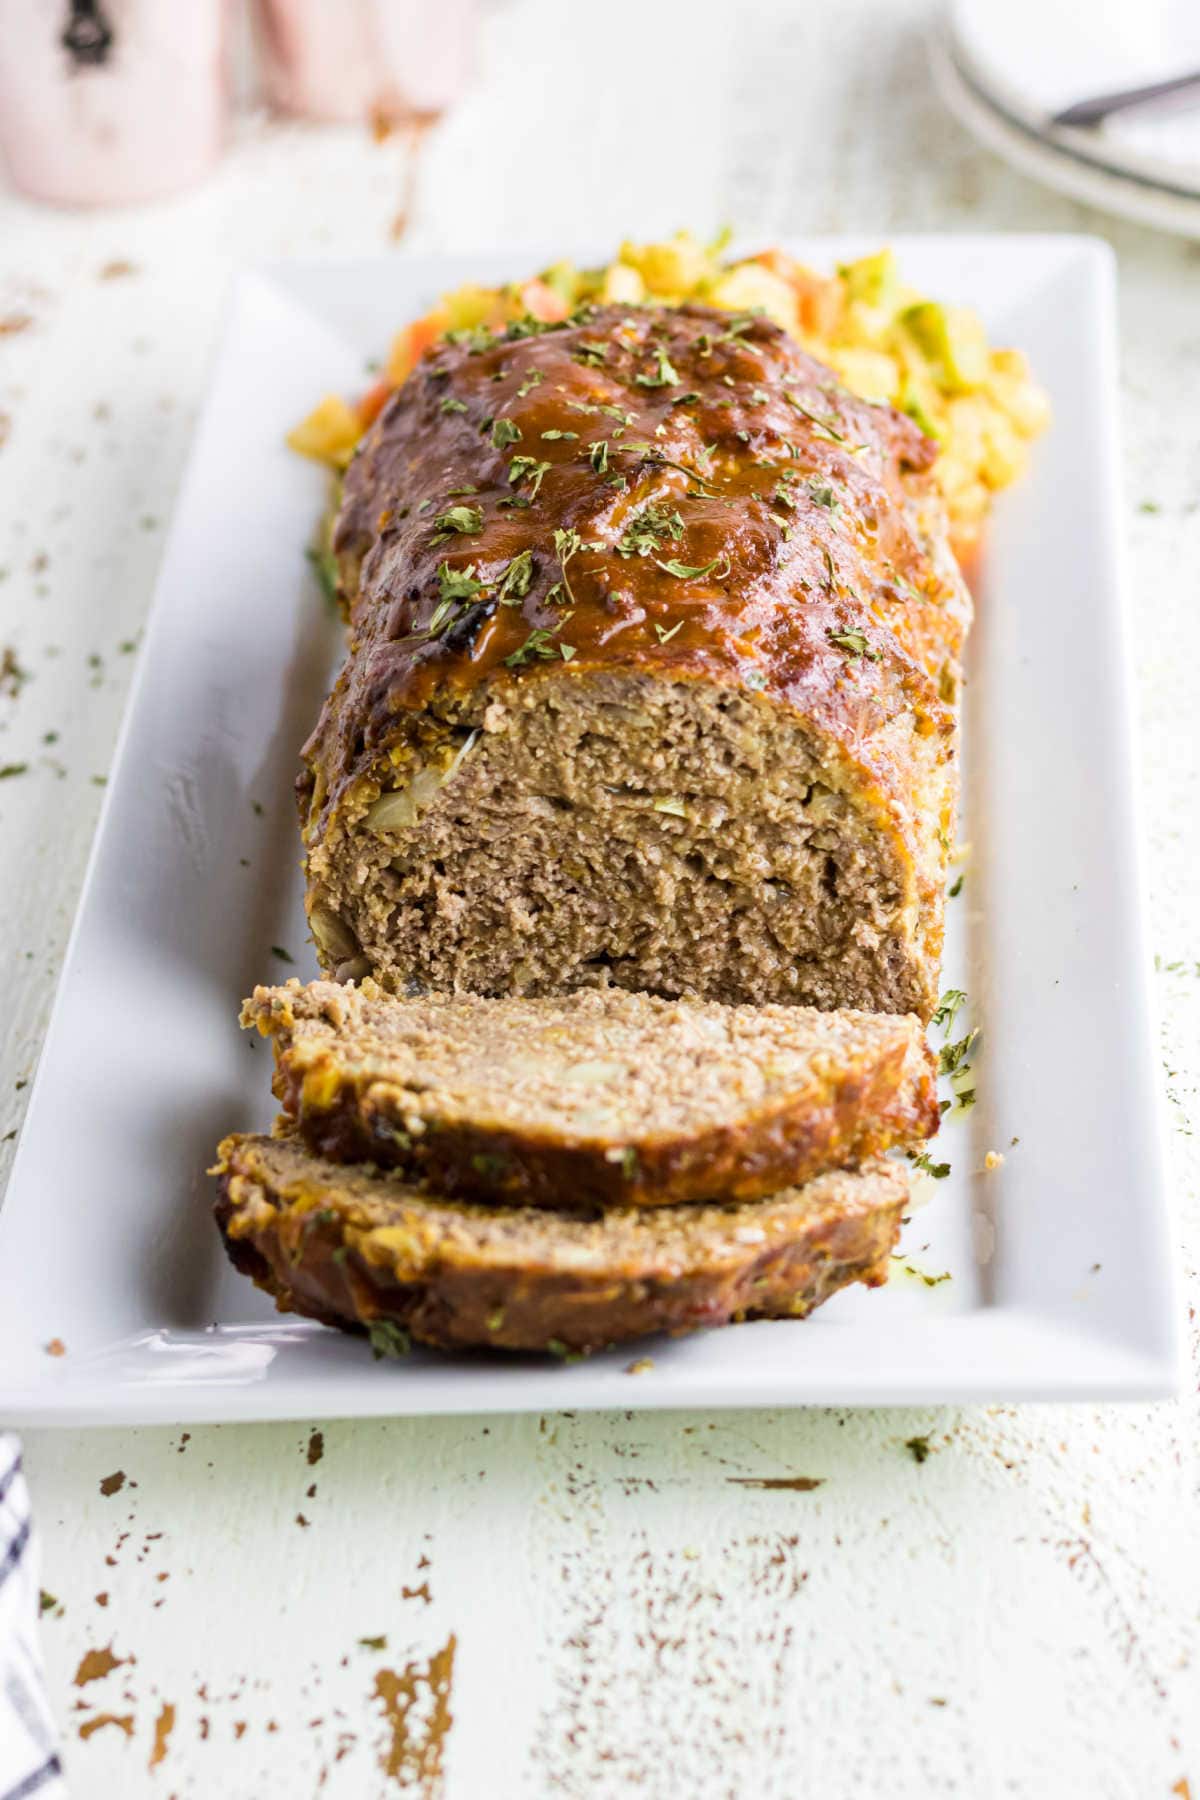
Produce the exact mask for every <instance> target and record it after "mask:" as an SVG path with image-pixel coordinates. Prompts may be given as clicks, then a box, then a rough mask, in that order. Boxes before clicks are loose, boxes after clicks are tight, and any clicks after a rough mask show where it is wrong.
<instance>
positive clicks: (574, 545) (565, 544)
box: [547, 530, 583, 662]
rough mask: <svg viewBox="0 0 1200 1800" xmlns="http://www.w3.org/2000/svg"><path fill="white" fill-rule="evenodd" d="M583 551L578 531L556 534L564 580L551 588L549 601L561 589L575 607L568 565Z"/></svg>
mask: <svg viewBox="0 0 1200 1800" xmlns="http://www.w3.org/2000/svg"><path fill="white" fill-rule="evenodd" d="M582 549H583V539H582V538H581V537H580V535H579V533H578V532H577V531H570V530H568V531H556V532H555V534H554V553H555V555H556V556H557V557H558V561H559V566H560V568H561V570H562V580H561V582H556V583H555V586H554V587H553V588H551V590H550V594H549V595H548V596H547V598H548V599H549V598H553V597H554V595H555V593H556V591H557V589H559V588H561V589H562V590H563V591H564V592H565V593H566V596H567V599H568V600H569V601H570V602H571V604H572V606H574V604H575V596H574V594H573V593H572V592H571V582H570V578H569V576H568V575H567V564H568V563H569V562H570V560H571V558H572V557H573V556H575V555H577V554H578V552H579V551H580V550H582ZM571 654H572V655H574V651H572V653H571ZM566 660H567V661H568V662H569V661H570V657H568V658H566Z"/></svg>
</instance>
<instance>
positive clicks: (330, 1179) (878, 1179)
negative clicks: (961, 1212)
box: [216, 1137, 908, 1354]
mask: <svg viewBox="0 0 1200 1800" xmlns="http://www.w3.org/2000/svg"><path fill="white" fill-rule="evenodd" d="M219 1157H220V1161H219V1163H218V1167H217V1171H216V1172H217V1174H218V1176H219V1198H218V1201H217V1221H218V1224H219V1225H220V1228H221V1231H222V1233H223V1235H224V1238H225V1243H226V1248H227V1250H228V1252H229V1255H230V1257H231V1259H232V1261H233V1262H234V1263H235V1265H236V1266H237V1267H238V1268H239V1269H241V1270H242V1271H243V1273H245V1274H247V1275H249V1276H250V1277H251V1278H252V1279H253V1280H254V1281H255V1282H257V1284H258V1285H259V1286H260V1287H263V1288H265V1289H266V1291H267V1292H268V1293H270V1294H272V1295H273V1296H274V1297H275V1301H276V1304H277V1305H278V1307H279V1308H280V1310H281V1311H284V1312H299V1313H303V1314H306V1315H307V1316H308V1317H310V1318H315V1319H319V1320H321V1321H322V1322H323V1323H325V1324H328V1325H338V1326H341V1327H342V1328H343V1329H349V1330H354V1329H358V1330H362V1329H363V1328H366V1329H368V1330H372V1334H373V1337H375V1336H376V1331H375V1330H373V1328H378V1327H379V1326H380V1325H381V1324H383V1325H384V1326H385V1327H386V1326H391V1327H393V1328H399V1330H400V1331H401V1332H403V1333H408V1334H411V1336H412V1337H413V1338H414V1339H415V1340H417V1341H418V1342H420V1343H425V1344H430V1345H435V1346H438V1347H440V1348H443V1349H471V1348H485V1347H486V1348H490V1349H496V1350H550V1351H553V1352H557V1353H559V1354H561V1353H563V1352H564V1351H588V1350H598V1349H602V1348H603V1347H605V1346H606V1345H609V1344H617V1343H621V1342H624V1341H626V1340H628V1339H631V1338H637V1337H642V1336H645V1335H646V1334H647V1333H650V1332H659V1331H670V1332H686V1331H694V1330H696V1329H698V1328H700V1327H703V1326H711V1325H724V1324H727V1323H729V1322H730V1321H737V1320H742V1319H752V1318H802V1317H803V1316H804V1315H805V1314H806V1313H809V1312H811V1311H812V1309H813V1308H814V1307H815V1306H819V1305H820V1304H821V1302H822V1301H823V1300H826V1299H828V1298H829V1296H830V1295H831V1294H833V1293H835V1292H836V1291H837V1290H838V1289H839V1288H842V1287H845V1286H846V1285H847V1284H848V1283H850V1282H855V1281H862V1282H866V1283H867V1284H868V1285H869V1286H877V1285H879V1284H880V1283H881V1282H883V1281H885V1280H886V1278H887V1271H888V1263H889V1258H890V1256H891V1253H892V1250H893V1249H894V1246H895V1242H896V1237H897V1234H898V1232H899V1229H900V1219H901V1214H902V1212H903V1210H904V1206H905V1204H906V1202H907V1198H908V1184H907V1179H906V1175H905V1171H904V1168H903V1166H902V1165H897V1164H895V1163H890V1162H874V1163H869V1164H867V1165H865V1166H864V1168H863V1169H862V1170H858V1171H840V1172H838V1173H835V1174H830V1175H823V1176H820V1177H818V1178H817V1179H816V1180H815V1181H811V1182H809V1183H808V1184H807V1186H805V1187H802V1188H793V1189H790V1190H789V1191H788V1192H786V1193H783V1194H778V1195H776V1196H775V1197H774V1198H773V1199H770V1200H758V1201H749V1202H745V1203H743V1204H740V1205H730V1206H670V1207H655V1208H653V1209H650V1210H644V1209H643V1210H638V1209H619V1208H610V1209H608V1210H607V1211H604V1212H595V1213H588V1212H579V1211H567V1212H554V1213H552V1212H542V1211H536V1210H533V1209H531V1208H527V1207H513V1206H509V1207H489V1206H473V1205H471V1204H469V1203H468V1202H465V1201H460V1202H453V1201H447V1200H445V1199H444V1198H440V1197H439V1196H437V1195H436V1194H431V1193H428V1192H425V1191H422V1190H420V1189H417V1188H413V1187H411V1186H408V1185H406V1184H405V1183H404V1182H403V1181H402V1180H401V1179H400V1178H398V1177H397V1176H394V1175H387V1174H385V1173H382V1172H381V1171H379V1170H377V1169H372V1168H369V1167H359V1168H355V1167H347V1166H345V1165H343V1164H340V1163H331V1162H325V1161H322V1160H321V1159H320V1158H318V1157H314V1156H312V1155H311V1154H310V1153H309V1152H308V1151H307V1150H305V1149H304V1148H303V1147H302V1146H301V1145H300V1144H299V1143H298V1142H297V1141H296V1140H295V1139H292V1138H288V1137H282V1138H281V1137H230V1138H226V1140H225V1142H224V1143H223V1144H222V1145H221V1147H220V1151H219ZM382 1342H383V1345H384V1346H385V1347H387V1348H391V1349H394V1348H397V1347H399V1344H402V1343H403V1338H401V1339H400V1340H399V1343H398V1341H397V1337H396V1334H395V1330H394V1329H393V1331H390V1332H388V1331H386V1330H385V1332H384V1333H383V1334H382Z"/></svg>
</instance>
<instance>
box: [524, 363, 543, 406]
mask: <svg viewBox="0 0 1200 1800" xmlns="http://www.w3.org/2000/svg"><path fill="white" fill-rule="evenodd" d="M545 379H546V377H545V376H544V375H543V374H542V371H541V370H540V369H530V371H529V373H528V375H527V376H526V377H525V379H524V381H523V382H522V383H521V385H520V387H519V388H518V389H517V399H518V400H523V399H524V398H525V396H526V394H531V393H532V392H533V390H534V388H535V387H540V386H541V384H542V382H543V381H545Z"/></svg>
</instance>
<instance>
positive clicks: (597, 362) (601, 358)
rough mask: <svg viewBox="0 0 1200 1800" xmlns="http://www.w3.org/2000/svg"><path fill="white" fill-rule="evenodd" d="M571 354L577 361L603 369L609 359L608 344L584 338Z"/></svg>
mask: <svg viewBox="0 0 1200 1800" xmlns="http://www.w3.org/2000/svg"><path fill="white" fill-rule="evenodd" d="M571 354H572V356H574V358H575V361H576V362H581V363H587V364H588V366H589V367H590V368H593V369H602V368H603V367H604V365H605V363H606V362H607V361H608V345H607V344H605V343H603V342H600V343H595V342H592V341H590V340H589V339H587V338H583V339H581V340H580V342H579V343H578V344H576V346H575V348H574V350H573V351H572V352H571Z"/></svg>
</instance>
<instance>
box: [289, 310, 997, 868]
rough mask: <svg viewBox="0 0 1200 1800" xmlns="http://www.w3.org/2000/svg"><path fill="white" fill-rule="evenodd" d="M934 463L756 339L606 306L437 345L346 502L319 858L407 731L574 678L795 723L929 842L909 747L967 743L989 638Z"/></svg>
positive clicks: (383, 778) (885, 422)
mask: <svg viewBox="0 0 1200 1800" xmlns="http://www.w3.org/2000/svg"><path fill="white" fill-rule="evenodd" d="M934 455H935V447H934V445H933V444H932V443H931V442H930V440H928V439H927V438H926V437H924V436H923V435H922V433H921V432H920V431H919V430H918V429H917V427H916V426H915V425H914V424H913V423H912V422H911V420H909V419H907V418H905V417H903V416H902V415H900V414H899V413H897V412H895V411H894V410H892V409H891V408H889V407H885V406H874V405H871V404H868V403H867V402H864V401H861V400H858V399H855V398H853V397H852V396H851V395H849V394H848V393H847V392H846V391H845V390H844V389H843V388H841V387H839V385H838V384H837V381H836V379H835V377H834V376H833V375H832V373H831V372H830V371H829V370H828V369H827V368H825V367H824V366H823V365H822V364H820V363H818V362H816V361H814V360H813V358H811V357H809V356H807V355H806V354H805V353H804V352H803V351H802V350H800V349H799V348H798V347H797V345H796V344H795V343H794V342H793V341H792V340H791V339H789V338H788V337H787V335H786V334H785V333H784V332H783V331H781V330H780V329H779V328H778V327H777V326H775V325H773V324H771V323H770V322H769V321H767V320H766V319H764V318H761V317H755V316H745V317H738V316H732V317H731V316H730V315H729V314H727V313H721V312H717V311H715V310H712V309H709V308H707V307H704V306H699V305H689V306H684V307H681V308H678V309H661V310H660V309H649V308H646V309H636V308H635V309H628V308H623V307H613V306H606V307H596V308H591V309H588V310H586V311H585V312H584V313H582V314H578V315H576V316H575V317H574V318H573V319H572V320H570V321H568V322H567V323H566V324H565V325H562V326H551V327H538V326H534V325H533V324H532V323H530V324H528V325H525V324H522V325H517V326H512V327H510V328H509V329H508V331H507V332H506V333H504V334H503V335H501V336H499V337H492V336H491V335H490V334H489V333H487V332H476V333H469V334H465V335H463V334H460V335H459V341H457V342H447V343H443V344H441V345H439V346H437V347H436V348H435V350H433V351H432V352H430V353H429V354H428V355H427V356H426V357H425V358H424V359H423V361H422V362H421V363H420V364H419V365H418V367H417V369H416V370H415V371H414V373H413V374H412V375H411V376H410V378H409V379H408V380H407V381H406V382H405V384H404V385H403V387H402V388H401V389H400V390H399V391H398V392H397V394H396V395H395V396H394V397H393V399H392V400H391V401H390V402H389V404H388V405H387V406H386V407H385V409H384V411H383V412H382V414H381V415H380V417H379V419H378V421H377V422H376V424H375V425H374V427H373V428H372V430H371V431H370V432H369V433H368V435H367V437H366V438H365V439H364V442H363V446H362V448H361V450H360V452H359V453H358V455H357V456H356V457H355V459H354V461H353V462H352V464H351V466H350V468H349V471H348V473H347V476H346V482H345V492H344V502H343V506H342V509H341V513H340V517H339V519H338V522H337V527H336V534H335V549H336V551H337V554H338V558H339V564H340V571H341V584H342V589H343V592H344V594H345V596H346V599H347V605H348V610H349V618H350V631H351V648H352V654H351V657H350V660H349V662H348V664H347V666H346V669H345V670H344V672H343V675H342V677H341V678H340V680H339V682H338V684H337V686H336V687H335V689H334V692H333V693H332V695H331V696H330V698H329V701H328V702H327V704H326V707H325V709H324V712H323V714H322V717H321V720H320V723H319V725H318V727H317V730H316V731H315V733H314V734H313V737H312V738H311V740H310V742H309V744H308V746H307V748H306V765H307V766H306V771H305V774H304V776H303V777H302V780H301V799H302V812H303V815H304V822H305V829H306V835H308V836H309V837H312V836H313V835H315V834H320V832H321V831H322V829H323V828H324V826H325V825H326V824H327V823H328V818H329V814H330V812H331V810H337V809H339V808H340V807H341V805H342V803H343V802H344V801H345V800H346V797H347V791H348V790H349V789H351V788H356V787H357V788H358V789H359V790H360V793H361V790H362V786H363V783H364V782H367V783H369V782H372V781H373V782H374V783H376V784H377V785H376V790H375V791H377V792H378V791H381V790H386V789H387V788H388V786H389V785H391V783H390V781H389V772H390V771H389V766H388V753H389V751H390V750H391V749H392V747H393V746H394V745H395V744H396V743H397V742H398V741H399V740H400V739H401V738H403V737H404V735H405V733H406V730H407V726H406V724H405V716H406V715H407V718H408V719H409V720H411V719H412V717H413V715H414V714H417V713H420V712H421V711H422V710H423V709H428V710H431V711H433V712H441V713H442V714H443V715H445V716H451V715H453V714H454V713H455V712H456V711H457V712H458V713H459V714H461V713H462V710H463V701H464V696H469V695H470V694H471V693H473V692H474V690H475V689H477V688H478V687H479V685H480V684H481V683H484V682H490V681H494V680H496V679H497V678H500V679H502V680H508V681H511V680H514V679H521V680H525V681H527V680H530V679H537V678H539V677H543V676H545V675H546V674H547V673H549V672H551V671H552V670H553V669H554V668H557V669H558V670H559V671H562V670H563V668H564V665H567V668H568V669H569V672H571V673H572V674H583V673H585V672H587V671H588V670H590V669H604V670H612V669H622V670H632V671H640V672H643V673H644V672H652V673H653V674H655V675H661V676H663V677H664V678H666V679H669V680H679V679H688V678H691V677H697V676H699V677H708V678H711V679H715V680H717V681H718V682H725V683H728V684H729V685H731V686H735V687H737V688H739V689H741V690H744V691H748V692H752V693H761V694H763V695H765V696H769V697H772V698H776V699H778V700H779V701H780V702H782V703H784V704H785V705H786V706H788V707H789V708H792V709H794V710H795V711H796V712H798V713H800V714H802V715H803V716H804V717H805V718H806V719H807V720H809V721H811V722H812V724H813V725H814V727H815V728H816V729H817V730H818V731H819V732H821V733H823V734H824V735H825V736H826V737H827V738H828V739H829V740H831V741H833V742H835V743H837V744H838V745H840V746H841V749H842V753H843V755H844V757H845V759H846V761H847V763H848V764H850V765H853V766H855V767H857V768H858V769H859V770H860V772H861V777H862V781H863V784H864V796H865V797H866V798H867V799H869V800H871V801H872V802H873V803H874V804H876V805H877V806H878V807H879V808H880V809H881V810H882V811H884V812H889V811H890V812H893V813H896V814H898V815H900V816H902V817H903V819H905V820H908V819H909V818H910V817H911V810H912V807H913V804H914V798H913V788H914V785H915V782H914V777H913V770H912V767H911V753H910V751H909V750H908V748H907V746H908V745H909V743H910V741H911V738H912V736H913V734H914V732H915V734H916V735H917V736H919V737H930V736H932V737H934V738H935V739H941V740H945V741H947V742H948V741H949V740H950V739H951V737H952V734H953V729H954V720H953V712H952V702H953V698H954V695H955V693H956V688H957V682H958V673H959V655H960V651H961V647H962V642H963V637H964V632H965V629H966V626H967V622H968V617H969V601H968V599H967V596H966V592H965V589H964V587H963V584H962V581H961V578H960V576H959V574H958V571H957V568H956V565H955V564H954V561H953V558H952V556H951V555H950V553H949V550H948V548H947V544H946V537H945V528H944V517H943V514H942V510H941V504H940V501H939V500H938V498H937V496H936V495H935V492H934V490H933V487H932V484H931V482H930V480H929V477H928V473H927V471H928V469H929V467H930V465H931V463H932V461H933V459H934ZM925 799H926V801H928V800H929V799H930V796H928V795H926V796H925ZM934 803H935V805H936V798H935V801H934Z"/></svg>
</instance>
